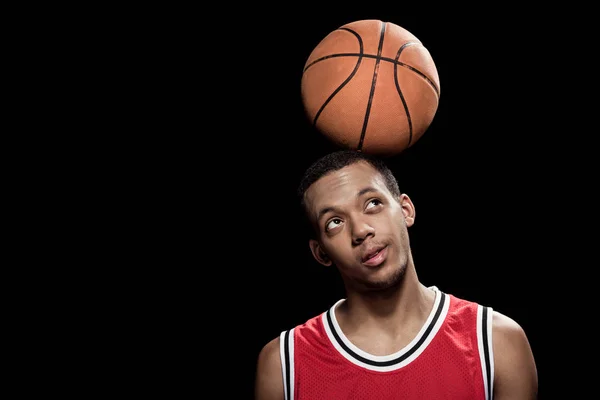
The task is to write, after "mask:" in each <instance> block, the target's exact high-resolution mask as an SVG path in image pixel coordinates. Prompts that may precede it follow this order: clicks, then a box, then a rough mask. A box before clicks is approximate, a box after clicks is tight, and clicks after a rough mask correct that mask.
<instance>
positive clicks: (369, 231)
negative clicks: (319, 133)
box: [305, 161, 415, 291]
mask: <svg viewBox="0 0 600 400" xmlns="http://www.w3.org/2000/svg"><path fill="white" fill-rule="evenodd" d="M305 200H306V204H307V212H308V213H309V217H310V219H311V221H312V222H313V224H314V225H315V227H316V229H317V231H318V240H310V247H311V251H312V253H313V255H314V257H315V258H316V259H317V261H319V262H320V263H322V264H323V265H331V264H334V265H336V266H337V268H338V269H339V271H340V273H341V274H342V278H343V279H344V282H345V283H346V284H347V285H349V286H350V287H352V288H354V289H356V290H360V291H365V290H374V289H383V288H387V287H390V286H393V285H394V284H396V283H397V282H398V281H399V280H400V279H401V278H402V276H403V275H404V272H405V270H406V268H407V265H408V262H409V260H410V246H409V238H408V229H407V228H408V227H409V226H412V224H413V223H414V215H415V213H414V206H413V204H412V202H411V200H410V198H409V197H408V196H407V195H405V194H402V195H400V197H395V196H394V195H392V193H391V192H390V191H389V190H388V189H387V187H386V185H385V181H384V179H383V177H382V176H381V175H380V174H379V172H378V171H377V170H376V169H375V168H373V167H372V166H371V165H369V164H368V163H366V162H362V161H361V162H358V163H355V164H352V165H350V166H347V167H344V168H342V169H340V170H338V171H335V172H332V173H330V174H328V175H326V176H324V177H322V178H321V179H320V180H318V181H317V182H315V183H314V184H313V185H311V186H310V187H309V189H308V190H307V191H306V193H305Z"/></svg>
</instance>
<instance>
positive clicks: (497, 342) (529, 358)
mask: <svg viewBox="0 0 600 400" xmlns="http://www.w3.org/2000/svg"><path fill="white" fill-rule="evenodd" d="M492 346H493V349H494V400H505V399H511V400H534V399H537V390H538V380H537V368H536V364H535V360H534V357H533V353H532V351H531V347H530V344H529V340H528V338H527V335H526V334H525V331H524V330H523V328H522V327H521V326H520V325H519V324H518V323H517V322H515V321H514V320H513V319H511V318H509V317H507V316H506V315H503V314H501V313H499V312H497V311H494V316H493V320H492Z"/></svg>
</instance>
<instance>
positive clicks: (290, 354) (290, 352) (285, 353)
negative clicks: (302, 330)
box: [279, 328, 295, 400]
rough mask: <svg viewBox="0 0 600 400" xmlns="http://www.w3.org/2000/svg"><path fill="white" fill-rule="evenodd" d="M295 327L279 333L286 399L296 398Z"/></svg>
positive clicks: (292, 399)
mask: <svg viewBox="0 0 600 400" xmlns="http://www.w3.org/2000/svg"><path fill="white" fill-rule="evenodd" d="M294 329H295V328H292V329H290V330H289V331H283V332H281V334H280V335H279V356H280V358H281V372H282V375H283V391H284V398H285V400H294Z"/></svg>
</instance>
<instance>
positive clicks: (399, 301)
mask: <svg viewBox="0 0 600 400" xmlns="http://www.w3.org/2000/svg"><path fill="white" fill-rule="evenodd" d="M434 298H435V293H434V292H433V291H432V290H430V289H428V288H427V287H426V286H425V285H423V284H422V283H421V282H419V280H418V278H417V275H416V273H415V271H414V268H408V269H407V271H406V274H405V276H404V278H403V279H402V280H401V281H400V282H399V283H398V286H396V287H394V288H391V289H389V290H386V291H381V292H376V293H362V292H356V291H348V294H347V297H346V300H345V301H344V302H343V303H341V304H340V306H339V307H338V308H337V310H336V318H337V319H338V322H339V324H340V327H341V328H342V330H343V331H344V332H347V333H348V334H351V333H353V332H358V331H362V332H365V331H381V332H387V333H389V334H391V335H396V334H398V333H400V332H402V331H403V330H405V329H407V328H408V329H411V328H412V327H418V326H421V325H422V324H423V323H424V322H425V320H426V319H427V317H428V316H429V313H430V312H431V308H432V307H433V302H434Z"/></svg>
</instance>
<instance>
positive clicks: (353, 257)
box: [255, 161, 538, 400]
mask: <svg viewBox="0 0 600 400" xmlns="http://www.w3.org/2000/svg"><path fill="white" fill-rule="evenodd" d="M305 200H306V205H307V212H308V215H309V217H310V219H311V221H312V222H313V224H314V226H315V228H316V230H317V232H318V237H317V239H311V240H310V241H309V246H310V249H311V251H312V254H313V256H314V257H315V259H316V260H317V261H318V262H319V263H321V264H323V265H324V266H328V267H329V266H335V267H336V268H337V269H338V271H339V273H340V274H341V277H342V279H343V282H344V286H345V289H346V294H347V296H346V301H345V302H344V303H343V304H341V305H340V307H338V308H337V309H336V318H337V319H338V322H339V324H340V327H341V329H342V330H343V332H344V334H345V335H346V336H347V337H348V339H349V340H350V341H352V342H353V344H355V345H356V346H358V347H359V348H361V349H362V350H364V351H366V352H368V353H371V354H373V355H387V354H391V353H394V352H396V351H398V350H399V349H401V348H402V347H404V346H406V345H407V344H408V343H409V342H410V341H411V340H412V339H413V338H414V337H415V336H416V335H417V333H418V331H419V330H420V329H421V327H422V326H423V324H424V323H425V320H426V318H427V316H428V315H429V312H430V311H431V308H432V307H433V302H434V296H435V293H434V292H433V291H432V290H431V289H429V288H427V287H426V286H425V285H423V284H422V283H421V282H420V281H419V279H418V276H417V273H416V270H415V265H414V261H413V257H412V254H411V250H410V241H409V235H408V228H409V227H411V226H412V225H413V224H414V223H415V207H414V204H413V203H412V201H411V199H410V198H409V196H407V195H406V194H401V195H399V196H395V195H393V194H392V193H391V192H390V191H389V190H388V189H387V187H386V185H385V181H384V180H383V177H382V176H381V175H380V174H379V173H378V172H377V171H376V170H375V169H374V168H373V167H372V166H370V165H369V164H368V163H366V162H363V161H360V162H357V163H354V164H351V165H349V166H347V167H344V168H342V169H340V170H338V171H335V172H332V173H329V174H327V175H325V176H324V177H322V178H321V179H319V180H318V181H317V182H315V183H314V184H313V185H311V186H310V187H309V188H308V190H307V191H306V193H305ZM374 252H377V253H376V254H375V255H373V253H374ZM492 331H493V335H492V343H493V350H494V400H508V399H510V400H534V399H536V398H537V387H538V381H537V369H536V364H535V360H534V357H533V354H532V351H531V347H530V344H529V341H528V339H527V336H526V334H525V332H524V330H523V329H522V327H521V326H520V325H519V324H518V323H517V322H515V321H514V320H513V319H511V318H509V317H508V316H506V315H503V314H501V313H499V312H497V311H494V315H493V320H492ZM256 372H257V374H256V385H255V396H256V400H283V399H284V388H283V381H282V368H281V362H280V356H279V337H276V338H274V339H272V340H271V341H270V342H269V343H267V344H266V345H265V346H264V347H263V349H262V350H261V352H260V354H259V357H258V363H257V371H256Z"/></svg>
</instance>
